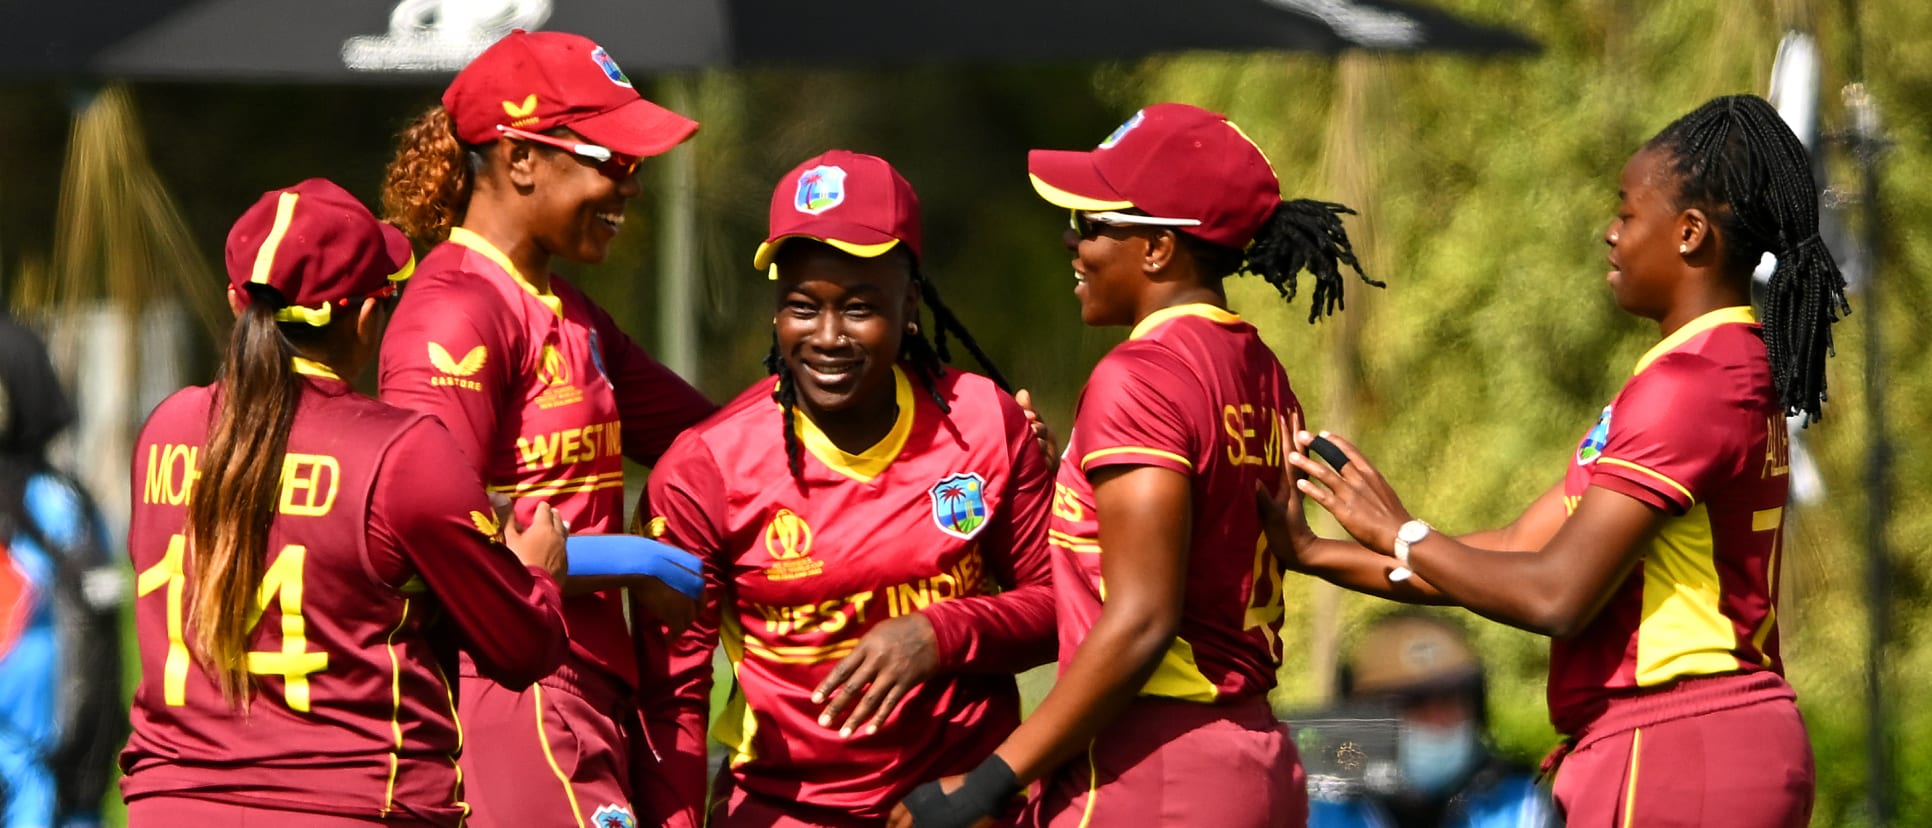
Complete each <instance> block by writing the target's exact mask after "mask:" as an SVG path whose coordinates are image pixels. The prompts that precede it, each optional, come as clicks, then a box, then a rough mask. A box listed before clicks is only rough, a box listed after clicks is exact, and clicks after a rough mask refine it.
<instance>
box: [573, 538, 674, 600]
mask: <svg viewBox="0 0 1932 828" xmlns="http://www.w3.org/2000/svg"><path fill="white" fill-rule="evenodd" d="M564 549H565V551H566V552H568V553H569V555H570V574H572V575H645V576H649V577H652V578H656V579H658V580H659V581H663V582H664V585H665V586H668V587H670V588H672V589H675V590H677V591H678V592H681V593H684V594H685V596H687V597H689V598H691V599H692V600H694V601H695V600H697V599H698V598H700V597H702V596H703V595H704V574H703V573H704V562H702V561H700V560H698V556H696V555H693V554H691V553H689V552H686V551H684V550H682V549H679V548H677V547H675V546H671V545H670V544H665V543H659V542H657V541H654V540H651V539H650V538H643V537H638V536H637V535H571V536H570V537H569V538H568V539H567V540H565V541H564Z"/></svg>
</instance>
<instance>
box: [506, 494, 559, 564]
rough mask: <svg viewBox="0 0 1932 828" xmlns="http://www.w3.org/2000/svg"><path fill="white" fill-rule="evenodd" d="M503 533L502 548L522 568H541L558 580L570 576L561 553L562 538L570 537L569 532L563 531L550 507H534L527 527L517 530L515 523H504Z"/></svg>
mask: <svg viewBox="0 0 1932 828" xmlns="http://www.w3.org/2000/svg"><path fill="white" fill-rule="evenodd" d="M503 534H504V538H503V543H504V545H505V546H508V547H510V551H511V552H515V553H516V556H517V560H519V561H522V562H523V565H524V566H534V567H537V568H538V569H542V570H543V571H545V572H548V573H550V577H552V578H556V579H557V580H559V581H561V580H563V579H564V576H566V575H568V574H570V559H569V558H568V557H567V556H565V554H564V538H566V537H568V536H569V535H570V530H568V529H565V528H564V522H563V516H562V515H559V514H557V510H555V509H552V508H550V504H548V503H538V504H537V511H536V512H535V513H534V514H532V515H531V516H530V525H529V526H525V527H522V528H518V527H517V525H516V521H515V520H509V521H505V522H504V525H503Z"/></svg>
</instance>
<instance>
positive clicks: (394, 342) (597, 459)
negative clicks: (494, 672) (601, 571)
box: [380, 227, 715, 686]
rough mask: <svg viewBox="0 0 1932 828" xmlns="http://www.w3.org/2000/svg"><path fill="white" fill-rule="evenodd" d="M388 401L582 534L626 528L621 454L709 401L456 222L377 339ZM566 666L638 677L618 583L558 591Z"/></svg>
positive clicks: (640, 447)
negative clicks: (430, 422)
mask: <svg viewBox="0 0 1932 828" xmlns="http://www.w3.org/2000/svg"><path fill="white" fill-rule="evenodd" d="M380 387H381V396H382V399H383V401H384V402H388V403H391V404H394V405H399V406H402V407H404V408H409V409H413V410H416V411H422V412H425V413H428V414H434V415H436V417H437V418H439V419H441V420H442V421H443V424H444V425H447V426H448V427H449V430H450V432H451V433H452V434H454V435H455V436H456V441H457V444H458V445H460V446H462V447H463V451H464V453H465V454H466V455H468V457H469V458H470V460H471V461H472V466H473V468H475V469H476V470H477V471H479V472H480V473H481V474H482V476H483V479H484V481H485V482H487V483H488V484H489V487H490V490H491V491H493V492H499V493H502V494H504V495H507V496H509V497H511V498H512V499H514V501H515V503H516V514H517V519H518V520H520V521H523V522H525V523H527V522H528V521H529V520H530V517H531V515H532V514H533V513H534V512H535V510H536V508H537V504H538V503H543V502H548V503H549V504H550V505H551V507H552V508H554V509H556V510H557V512H558V513H559V514H560V515H561V516H562V517H563V519H564V520H565V521H567V522H569V524H570V530H571V531H572V532H577V533H585V534H598V533H614V532H622V531H624V528H625V527H624V458H625V457H630V458H631V459H633V460H636V461H638V462H640V463H644V464H646V465H649V464H652V463H655V462H656V461H657V458H658V456H659V455H660V454H663V453H664V449H665V448H666V447H668V446H669V445H670V444H671V439H672V438H673V437H676V436H677V434H678V432H679V431H682V430H683V429H684V428H685V427H687V426H690V425H692V424H693V423H696V422H697V421H699V420H701V419H703V418H704V417H705V415H707V414H710V413H711V412H712V411H713V410H714V408H715V407H714V406H713V405H712V404H711V402H710V401H709V400H706V399H705V398H704V396H703V395H702V394H700V393H698V391H697V390H696V389H694V388H692V387H691V386H690V385H689V384H687V383H686V382H685V381H684V380H683V379H680V378H679V377H678V376H677V375H676V374H674V373H672V372H671V371H670V370H669V369H667V368H665V367H664V366H662V365H659V364H658V363H657V362H656V361H655V360H653V359H651V358H650V356H648V355H646V354H645V353H644V351H643V350H642V349H640V348H638V347H637V345H636V344H635V343H633V342H631V340H630V338H628V337H626V336H625V335H624V334H623V332H622V331H619V330H618V329H617V325H616V324H614V323H613V322H612V321H611V319H610V316H609V315H607V314H605V313H604V311H603V310H602V309H601V308H598V307H597V306H596V305H595V304H593V303H592V302H591V301H590V300H589V299H588V298H587V297H585V296H584V295H583V294H581V293H578V292H577V290H576V289H575V288H573V287H571V285H570V284H569V283H568V282H566V281H564V280H563V279H562V278H561V277H558V276H554V275H553V276H551V277H550V291H549V292H539V291H538V290H537V289H536V288H535V287H533V286H532V285H531V284H530V283H529V282H527V281H525V280H524V279H523V278H521V277H520V276H519V275H518V274H517V272H516V268H515V266H514V265H512V264H511V262H510V260H509V258H508V257H506V256H505V255H504V254H503V252H502V251H500V250H498V249H497V248H496V247H495V246H494V245H492V244H490V243H489V242H488V241H485V240H484V239H483V238H482V237H481V236H478V235H476V234H475V233H473V232H470V231H469V230H467V229H464V228H462V227H457V228H454V229H452V230H451V231H450V240H449V242H448V243H446V244H443V245H440V246H438V247H437V248H436V249H435V250H433V251H430V253H429V255H427V256H425V257H423V261H422V264H420V265H419V266H417V268H416V273H415V275H414V276H413V277H411V278H410V280H409V286H408V287H407V288H405V289H404V291H403V300H402V304H401V306H400V307H398V308H397V309H396V315H395V319H394V320H393V321H391V322H390V323H389V330H388V333H387V334H385V335H384V337H383V343H382V372H381V386H380ZM565 616H566V618H567V619H568V620H569V624H570V644H571V657H572V660H573V663H584V664H589V665H592V666H594V667H595V668H597V669H599V670H602V671H604V672H606V673H608V674H610V675H613V676H616V677H617V678H618V679H620V680H622V681H623V682H624V683H625V684H626V685H629V686H636V685H637V660H636V656H635V655H634V652H633V650H632V643H631V640H630V634H629V632H628V631H627V628H626V627H625V624H624V609H623V593H622V591H620V590H607V591H604V592H597V593H591V594H587V595H574V596H571V597H570V598H568V599H567V600H566V601H565Z"/></svg>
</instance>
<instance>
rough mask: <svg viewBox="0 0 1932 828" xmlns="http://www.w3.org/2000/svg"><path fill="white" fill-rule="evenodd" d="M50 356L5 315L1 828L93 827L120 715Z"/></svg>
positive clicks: (110, 583)
mask: <svg viewBox="0 0 1932 828" xmlns="http://www.w3.org/2000/svg"><path fill="white" fill-rule="evenodd" d="M74 416H75V411H74V407H73V405H72V404H71V402H70V401H69V399H68V397H67V394H66V393H65V392H64V391H62V390H61V386H60V382H59V380H58V378H57V377H56V375H55V373H54V367H53V364H52V363H51V362H50V361H49V359H48V356H47V349H46V347H45V346H44V345H43V344H42V343H41V341H40V339H39V337H37V336H36V335H35V334H34V333H33V332H32V331H30V330H28V329H27V328H25V327H24V326H22V325H21V324H20V323H18V322H16V321H15V320H13V319H12V318H11V317H8V316H6V315H4V314H0V826H4V828H36V827H37V826H52V825H63V826H81V825H94V824H98V822H99V812H100V802H101V796H102V794H103V793H105V791H106V789H107V784H108V782H109V780H110V778H111V773H112V768H113V757H114V752H115V751H116V750H118V749H119V748H120V743H121V740H122V739H124V738H126V736H127V720H126V719H125V718H124V717H123V716H122V707H121V670H120V646H121V645H120V599H121V597H122V595H121V592H122V588H123V587H124V584H125V580H124V579H123V578H121V577H120V569H119V568H118V567H116V566H115V565H114V563H113V561H112V559H111V557H110V555H111V553H110V551H109V549H110V547H109V545H108V543H107V531H106V529H105V527H104V526H103V525H102V522H101V517H100V514H99V511H98V510H97V509H96V508H95V505H94V500H93V498H92V497H91V496H90V495H89V494H88V493H87V491H86V490H85V489H83V488H82V487H81V485H80V484H79V483H78V482H77V481H75V480H74V479H73V478H72V477H70V476H69V475H67V474H66V473H64V472H62V471H60V470H58V469H55V468H54V467H53V466H51V465H49V463H48V461H47V444H48V443H49V442H50V441H52V440H53V438H54V437H55V435H57V434H59V433H60V432H62V431H63V430H65V429H66V428H67V427H68V426H70V425H72V424H73V421H74Z"/></svg>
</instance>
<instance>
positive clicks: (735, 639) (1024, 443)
mask: <svg viewBox="0 0 1932 828" xmlns="http://www.w3.org/2000/svg"><path fill="white" fill-rule="evenodd" d="M893 373H894V381H895V383H896V386H897V389H896V390H897V401H898V411H899V415H898V419H897V421H896V422H895V423H894V425H893V427H892V430H891V432H890V433H888V434H887V435H886V436H885V437H884V438H883V439H881V440H880V441H879V442H878V444H877V445H874V446H873V447H871V448H870V449H868V450H866V451H864V452H862V453H859V454H847V453H845V452H843V451H842V450H840V449H839V448H838V447H837V446H836V445H833V444H832V443H831V441H830V440H829V439H828V438H826V437H825V436H824V434H823V433H822V432H820V431H819V429H818V428H817V426H815V425H814V424H813V423H812V421H811V420H810V419H809V418H807V417H805V416H804V415H803V414H802V413H800V414H798V415H797V416H796V419H795V423H796V427H797V429H798V435H799V438H800V440H801V441H802V442H803V445H804V449H803V458H804V473H803V482H802V484H801V483H797V482H795V480H794V478H793V477H792V473H791V470H790V469H789V468H788V467H787V465H786V455H785V439H784V425H783V423H784V420H783V417H784V413H783V409H782V408H780V406H779V405H778V403H777V402H775V401H774V399H773V396H772V392H773V390H774V388H775V387H776V386H775V380H765V381H762V382H759V383H757V384H755V385H753V386H752V387H751V388H750V389H749V390H747V391H745V392H744V393H743V394H741V395H740V396H739V397H738V398H737V399H736V400H734V401H732V402H731V403H730V404H729V405H727V406H726V407H725V408H724V409H723V410H722V411H720V412H719V413H718V414H717V415H716V416H714V417H712V418H711V419H709V420H706V421H705V422H704V424H702V425H700V426H698V427H697V428H694V429H692V430H691V431H689V432H687V433H686V434H685V435H684V436H683V437H680V438H679V439H678V441H677V443H676V444H674V445H673V446H672V447H671V451H670V452H668V453H667V454H665V455H664V460H663V462H662V463H660V464H659V465H658V467H657V468H656V469H655V470H653V472H652V474H651V480H650V490H649V498H650V508H651V513H652V514H653V515H654V516H655V517H653V518H652V522H651V526H652V533H653V534H654V535H656V536H658V537H660V538H662V539H663V540H664V541H666V542H668V543H671V544H673V545H676V546H678V547H681V548H684V549H689V550H692V551H693V552H695V553H697V554H699V555H700V556H703V557H704V558H705V559H706V561H707V567H706V569H707V572H708V574H709V578H710V580H711V582H712V587H713V588H712V590H711V595H712V597H713V600H712V601H711V602H710V603H709V605H708V607H707V610H706V612H705V614H704V616H703V617H702V618H701V619H700V621H699V622H698V624H696V625H695V626H694V629H693V630H692V631H690V632H688V633H687V634H686V636H685V638H684V639H683V640H682V641H680V646H679V648H678V651H677V657H676V658H675V659H674V661H673V663H674V665H677V666H679V667H681V669H679V670H678V671H677V672H676V673H675V674H674V676H673V678H674V680H675V681H676V682H677V690H678V691H679V692H678V698H677V702H678V703H679V704H680V706H681V708H682V709H681V711H680V712H681V714H682V715H683V716H684V721H685V732H684V734H682V736H681V737H680V739H679V745H678V749H679V750H680V751H682V752H685V753H687V754H693V755H694V756H695V758H697V759H698V761H700V762H701V761H702V756H703V749H704V742H703V739H702V734H703V732H704V723H705V718H704V714H705V712H706V710H707V708H708V700H709V697H710V685H711V650H712V648H713V647H714V646H716V645H717V643H719V641H720V640H722V643H723V644H724V647H725V652H726V654H727V655H728V656H729V657H730V660H731V664H732V667H733V672H734V674H735V677H736V679H737V686H736V688H735V692H733V693H732V697H731V701H730V703H729V707H728V708H727V709H726V710H725V711H724V712H723V713H722V714H721V716H720V717H719V719H718V729H717V731H716V732H715V734H714V735H715V736H716V737H717V738H718V740H719V741H720V742H722V743H724V744H725V745H726V746H727V747H728V748H729V749H730V751H731V753H730V768H731V770H730V772H731V773H732V774H734V776H735V777H736V778H735V783H736V785H737V786H738V787H740V788H741V789H743V790H745V791H747V792H748V793H751V794H754V795H758V796H761V797H763V798H764V799H765V801H767V802H798V803H803V804H804V805H807V806H810V807H815V808H823V809H828V810H832V811H836V812H842V813H846V814H851V815H855V816H860V817H867V818H883V817H885V816H886V814H887V812H888V811H889V810H890V809H891V808H892V806H893V805H894V804H895V803H897V802H898V801H899V800H900V799H901V798H903V797H904V796H905V795H906V793H907V792H909V791H910V790H911V789H912V788H913V787H914V786H915V785H918V784H919V783H921V782H925V781H927V780H930V779H935V778H938V777H940V776H945V775H949V774H954V773H963V772H965V771H967V770H970V769H971V768H972V767H973V766H974V765H976V764H978V763H979V762H980V760H982V759H984V758H985V757H986V756H987V755H988V754H990V753H991V752H992V751H993V749H994V748H995V747H998V746H999V744H1000V742H1001V740H1003V739H1004V738H1005V737H1006V735H1007V733H1009V732H1010V731H1011V730H1012V729H1013V728H1014V727H1015V726H1017V725H1018V724H1019V712H1020V711H1019V696H1018V693H1017V691H1016V690H1015V687H1014V683H1013V675H1012V674H1013V673H1015V672H1017V671H1019V670H1023V669H1026V668H1028V667H1031V666H1034V665H1037V664H1043V663H1046V662H1047V661H1048V660H1050V659H1051V658H1052V657H1053V594H1052V587H1051V585H1050V584H1049V582H1048V573H1049V570H1050V564H1049V563H1048V560H1047V553H1046V510H1047V497H1048V495H1047V487H1048V485H1049V481H1050V477H1049V475H1048V473H1047V470H1046V458H1044V457H1043V456H1041V452H1040V448H1039V444H1038V443H1037V442H1036V441H1035V440H1034V439H1033V433H1032V430H1031V429H1030V428H1029V427H1028V425H1027V420H1026V416H1025V414H1024V413H1023V412H1022V411H1021V410H1020V407H1019V405H1018V404H1017V403H1015V402H1013V399H1012V398H1011V397H1009V396H1007V395H1006V393H1005V392H1004V391H1001V390H999V389H998V388H997V387H996V386H994V385H993V383H992V381H991V380H988V379H986V378H985V377H982V376H979V375H976V374H968V373H961V372H957V371H948V372H947V373H946V374H945V376H943V377H941V378H939V380H937V383H936V384H937V388H938V393H939V395H940V396H941V397H942V398H944V399H945V400H946V401H947V403H948V405H949V406H950V407H951V409H952V412H951V413H950V414H948V413H944V412H941V411H940V410H939V407H938V406H937V405H935V404H934V403H933V401H932V400H931V399H929V398H928V396H927V391H926V388H925V386H924V385H922V384H920V383H919V382H918V381H916V380H912V379H910V378H908V377H907V375H906V373H905V372H904V371H903V370H900V369H898V368H895V369H894V372H893ZM1250 503H1252V499H1250ZM1001 590H1003V591H1001ZM996 592H997V594H996ZM915 612H918V613H923V614H924V615H925V616H926V618H928V619H930V620H931V622H932V627H933V631H934V633H935V634H936V636H937V638H938V649H939V656H940V665H939V671H940V672H939V674H938V675H936V676H935V677H934V678H932V679H931V680H929V681H927V682H926V683H924V684H923V685H920V686H919V687H917V688H916V689H914V690H912V691H911V692H910V693H908V694H907V695H906V697H905V699H904V701H902V702H901V703H900V705H899V708H898V711H897V712H896V713H894V714H893V715H892V717H891V718H890V719H888V720H887V721H886V723H885V724H884V725H883V726H882V727H881V728H880V730H879V732H878V733H877V734H866V733H864V732H855V733H854V734H853V735H852V736H851V737H850V738H840V737H839V734H838V731H837V729H836V725H837V724H838V723H837V722H835V723H834V726H835V727H831V728H828V727H825V726H821V725H820V724H818V721H817V719H818V716H819V713H820V712H821V710H822V706H821V705H818V704H814V703H812V699H811V695H812V691H813V689H814V688H816V687H817V686H818V683H819V682H820V681H821V680H823V679H824V678H825V676H826V675H827V674H828V673H829V672H831V670H832V668H833V666H834V665H835V664H837V663H838V661H839V660H840V659H842V658H844V657H845V656H846V655H847V654H849V653H851V652H852V651H853V648H854V647H856V646H857V645H858V643H859V639H860V638H862V637H863V636H864V635H865V634H866V632H868V631H869V630H871V629H872V628H873V627H875V626H877V625H878V624H879V623H880V622H882V621H885V620H887V619H891V618H897V617H900V616H903V615H908V614H911V613H915ZM685 767H686V768H689V767H690V764H689V763H688V762H687V763H686V764H685ZM699 767H700V768H701V765H700V766H699ZM680 783H681V784H683V785H684V786H685V790H684V795H685V796H687V797H691V796H695V797H697V798H696V800H695V801H696V802H702V801H703V799H702V797H703V787H702V786H703V778H702V773H701V772H700V773H699V774H698V777H697V778H696V779H695V780H692V779H689V778H686V779H681V780H680ZM693 785H695V786H696V789H695V790H692V789H691V788H692V786H693Z"/></svg>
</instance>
